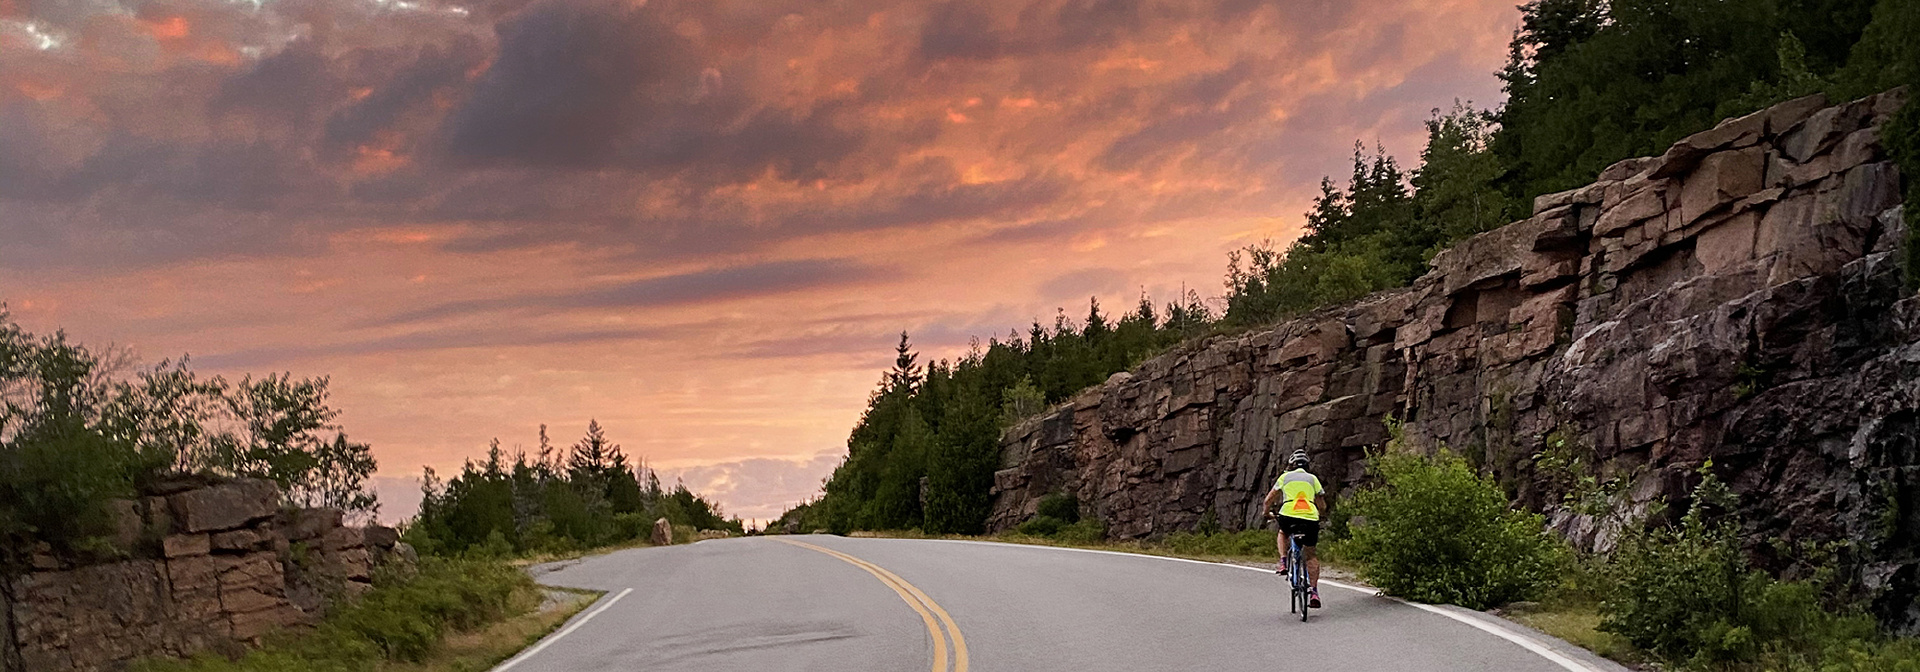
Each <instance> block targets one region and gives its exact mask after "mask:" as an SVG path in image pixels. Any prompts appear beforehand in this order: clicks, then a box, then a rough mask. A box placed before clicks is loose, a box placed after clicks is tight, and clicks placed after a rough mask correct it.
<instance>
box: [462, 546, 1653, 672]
mask: <svg viewBox="0 0 1920 672" xmlns="http://www.w3.org/2000/svg"><path fill="white" fill-rule="evenodd" d="M535 572H536V574H538V575H539V580H540V582H541V583H546V584H549V585H557V586H568V587H575V588H589V589H595V590H603V591H607V594H606V596H604V597H602V598H600V600H599V601H598V602H596V603H595V604H594V605H593V606H592V607H589V608H588V609H587V610H585V611H583V612H581V614H580V615H578V616H575V617H574V619H573V620H572V621H570V622H569V623H568V624H567V625H566V626H565V627H563V628H561V629H560V630H559V631H556V632H555V633H554V634H553V635H550V636H548V637H547V638H546V639H544V640H542V641H541V642H540V643H538V644H536V645H534V646H533V647H530V648H528V649H527V650H526V651H524V652H522V653H521V654H520V655H519V656H517V657H515V658H513V659H510V660H508V661H506V662H504V663H502V664H501V665H500V666H498V667H496V668H494V669H495V670H496V672H505V671H506V670H512V671H513V672H542V671H559V670H569V671H580V672H591V671H595V670H648V671H663V670H752V671H754V672H763V671H767V670H835V671H840V670H932V671H933V672H942V671H951V672H967V671H968V670H978V671H987V670H994V671H1002V670H1023V671H1024V670H1032V671H1043V670H1101V671H1103V672H1104V671H1127V670H1187V669H1194V670H1201V669H1204V670H1238V669H1249V670H1251V669H1278V668H1285V667H1289V666H1293V667H1299V668H1303V669H1314V670H1356V671H1366V672H1373V671H1380V670H1422V671H1425V670H1527V671H1540V672H1565V671H1567V670H1573V671H1576V672H1588V671H1594V672H1598V671H1615V670H1624V669H1625V668H1623V667H1620V666H1618V665H1615V664H1613V663H1610V662H1607V661H1604V660H1601V659H1599V658H1596V657H1594V656H1592V655H1591V654H1588V653H1586V652H1584V651H1581V650H1580V649H1578V648H1576V647H1573V646H1571V645H1568V644H1566V643H1564V642H1561V641H1559V640H1555V639H1552V638H1549V637H1545V636H1543V635H1540V634H1538V633H1536V632H1533V631H1531V630H1526V629H1524V628H1520V627H1518V626H1515V625H1512V624H1509V623H1507V622H1505V621H1502V620H1499V619H1496V618H1492V617H1488V616H1486V615H1483V614H1479V613H1477V612H1473V611H1468V610H1464V609H1458V608H1450V607H1430V606H1426V605H1410V604H1406V603H1403V602H1399V601H1397V600H1391V599H1387V598H1382V597H1376V596H1374V595H1373V594H1372V593H1371V591H1367V590H1363V589H1359V588H1352V587H1347V588H1342V587H1336V586H1334V585H1330V584H1331V582H1325V581H1323V582H1322V586H1321V597H1322V599H1323V600H1324V601H1325V602H1326V608H1324V609H1320V610H1317V611H1315V612H1314V613H1313V618H1312V619H1311V620H1310V621H1308V622H1306V623H1301V622H1300V621H1299V620H1297V619H1290V618H1288V617H1287V613H1286V611H1287V601H1286V594H1285V593H1284V592H1282V591H1284V590H1285V583H1284V582H1283V581H1282V580H1281V579H1280V578H1279V577H1277V576H1275V575H1273V574H1272V573H1271V572H1267V571H1261V570H1254V569H1249V568H1245V567H1236V566H1232V565H1218V564H1212V563H1202V562H1193V561H1182V560H1172V559H1167V558H1157V557H1150V556H1140V555H1129V554H1120V553H1104V552H1098V551H1076V550H1072V549H1058V548H1047V547H1038V546H1021V545H1012V544H997V543H987V542H969V541H936V540H906V539H861V538H842V537H833V536H796V537H749V538H743V539H721V540H714V541H706V542H701V543H698V544H693V545H690V546H671V547H664V548H642V549H633V550H627V551H620V552H616V553H611V554H608V555H602V556H595V557H591V558H586V559H584V560H579V561H570V562H566V563H557V564H555V565H546V566H542V567H538V568H536V569H535ZM1299 656H1306V657H1308V658H1309V660H1303V661H1298V662H1288V661H1293V660H1295V659H1296V658H1295V657H1299Z"/></svg>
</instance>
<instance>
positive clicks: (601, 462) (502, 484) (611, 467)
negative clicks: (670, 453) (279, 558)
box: [407, 421, 744, 555]
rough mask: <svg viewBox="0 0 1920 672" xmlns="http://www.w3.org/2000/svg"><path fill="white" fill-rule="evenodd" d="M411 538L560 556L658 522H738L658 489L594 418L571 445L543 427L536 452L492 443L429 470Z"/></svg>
mask: <svg viewBox="0 0 1920 672" xmlns="http://www.w3.org/2000/svg"><path fill="white" fill-rule="evenodd" d="M422 480H423V484H422V489H423V491H424V494H425V497H424V498H423V499H422V501H421V503H420V514H419V516H417V517H416V518H415V519H414V521H413V525H412V526H411V527H410V528H409V529H408V530H407V539H408V541H410V542H411V543H413V544H415V545H416V546H418V547H420V548H422V549H423V550H426V551H429V552H440V553H464V552H468V551H478V552H483V553H486V554H490V555H508V554H513V553H524V552H535V551H565V550H573V549H581V548H592V547H595V546H603V545H607V544H612V543H617V542H622V541H628V540H633V539H645V538H647V536H648V535H649V534H650V533H651V532H652V529H653V525H654V521H656V520H659V519H660V518H666V519H667V520H668V521H670V522H671V523H672V524H673V525H675V526H678V527H681V528H694V529H705V530H726V531H728V532H731V533H733V534H741V533H742V532H743V531H744V530H743V529H742V526H741V523H740V520H739V519H729V518H726V517H724V516H723V515H722V514H721V512H720V507H719V506H718V505H716V504H714V503H712V502H709V501H707V500H706V499H704V498H702V497H700V496H698V495H695V494H693V493H692V492H689V491H688V490H687V488H686V486H684V485H678V484H676V485H675V486H674V487H673V488H672V489H671V490H669V489H666V488H663V487H661V485H660V477H659V475H658V474H655V473H654V471H653V470H652V469H649V468H647V466H646V465H645V464H644V463H635V462H633V461H631V460H629V459H628V458H627V455H626V453H625V452H624V451H622V450H621V448H620V446H619V445H618V444H615V443H613V442H612V441H610V440H608V439H607V436H606V432H605V431H604V430H603V429H602V428H601V427H600V423H599V421H588V423H587V432H586V435H585V436H582V437H581V438H580V440H579V441H577V442H575V443H574V444H573V446H572V447H570V448H566V449H560V448H556V447H555V446H554V445H553V443H552V441H550V440H549V439H548V438H547V427H546V425H541V426H540V439H539V444H538V445H537V446H536V447H535V449H534V451H533V453H532V454H528V453H527V452H526V451H524V450H522V451H514V453H513V454H512V455H511V456H509V455H508V454H507V453H506V451H504V450H502V449H501V448H500V441H499V440H498V439H495V440H494V441H493V442H492V444H491V445H489V446H488V448H487V456H486V459H485V460H482V461H479V462H475V461H473V460H468V461H467V462H466V464H465V465H464V466H463V467H462V468H461V470H460V473H459V474H457V475H455V476H454V477H452V478H450V479H446V480H445V481H442V480H441V479H440V478H438V477H437V476H436V475H435V474H434V471H433V469H432V468H428V469H427V470H426V474H425V477H424V478H423V479H422Z"/></svg>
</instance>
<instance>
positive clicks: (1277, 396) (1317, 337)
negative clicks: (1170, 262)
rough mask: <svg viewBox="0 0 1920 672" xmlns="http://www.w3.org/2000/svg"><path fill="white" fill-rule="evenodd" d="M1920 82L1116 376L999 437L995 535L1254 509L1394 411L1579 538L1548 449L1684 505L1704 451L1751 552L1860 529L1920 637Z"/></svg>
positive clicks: (1661, 165) (1753, 125) (1362, 446)
mask: <svg viewBox="0 0 1920 672" xmlns="http://www.w3.org/2000/svg"><path fill="white" fill-rule="evenodd" d="M1903 97H1904V94H1903V93H1902V92H1898V91H1896V92H1889V93H1884V94H1880V95H1877V96H1873V97H1869V98H1865V99H1862V100H1857V101H1853V102H1849V103H1845V104H1841V105H1831V106H1830V105H1828V104H1827V102H1826V101H1825V100H1824V99H1822V98H1820V97H1818V96H1816V97H1810V98H1802V99H1798V100H1793V101H1789V102H1786V103H1782V104H1780V105H1777V106H1775V107H1773V108H1770V109H1767V110H1763V111H1761V112H1757V113H1755V114H1752V115H1748V116H1745V117H1741V118H1737V119H1729V120H1727V121H1724V122H1722V123H1721V124H1720V125H1719V126H1717V127H1715V128H1713V129H1712V130H1709V131H1705V132H1703V133H1699V134H1696V135H1693V136H1691V137H1688V138H1686V139H1684V140H1681V141H1680V142H1679V143H1677V144H1675V145H1674V146H1673V147H1672V148H1671V149H1669V150H1667V152H1666V153H1665V154H1662V155H1661V156H1657V157H1646V158H1638V159H1630V160H1627V161H1622V162H1620V163H1618V164H1615V165H1614V166H1612V167H1610V168H1608V169H1607V170H1606V171H1604V172H1603V173H1601V175H1600V181H1598V182H1596V183H1594V184H1592V185H1589V186H1586V187H1582V188H1580V189H1575V190H1572V191H1567V192H1562V193H1557V194H1549V195H1545V196H1541V197H1540V198H1538V199H1536V200H1535V202H1534V215H1533V217H1531V218H1528V219H1526V220H1522V221H1519V222H1515V223H1513V224H1509V225H1507V226H1505V227H1503V228H1500V229H1497V230H1494V231H1490V232H1487V233H1484V234H1481V235H1479V236H1476V237H1474V238H1472V239H1469V240H1466V241H1464V242H1462V243H1460V244H1459V245H1456V246H1455V247H1453V248H1452V249H1449V250H1446V251H1444V252H1442V253H1441V254H1440V255H1438V256H1437V257H1435V258H1434V260H1433V264H1432V265H1433V270H1432V271H1431V272H1429V273H1427V274H1426V275H1425V276H1423V277H1421V278H1420V279H1419V280H1418V281H1416V282H1415V283H1414V284H1413V286H1412V287H1408V288H1406V289H1401V290H1394V291H1389V292H1384V293H1380V294H1376V295H1374V296H1371V297H1368V298H1366V299H1364V300H1362V301H1359V302H1357V303H1354V304H1350V305H1344V306H1338V307H1333V308H1329V309H1325V310H1321V311H1319V312H1316V313H1313V314H1310V315H1306V316H1303V317H1299V318H1296V319H1292V320H1288V321H1286V322H1282V323H1280V324H1277V325H1273V326H1272V327H1269V328H1265V329H1261V330H1257V331H1253V332H1249V333H1245V334H1241V335H1237V336H1231V337H1216V338H1212V339H1208V340H1205V341H1203V342H1199V343H1193V344H1189V345H1187V346H1183V347H1182V348H1180V349H1178V350H1176V351H1173V352H1170V353H1168V354H1165V355H1163V356H1161V357H1158V358H1155V359H1153V360H1151V361H1148V362H1146V363H1145V364H1142V365H1141V366H1140V367H1139V368H1138V369H1136V370H1134V371H1131V372H1128V373H1122V374H1117V375H1115V376H1114V377H1113V378H1112V379H1111V380H1108V381H1107V382H1106V383H1105V384H1103V385H1100V386H1097V387H1094V388H1092V389H1088V390H1086V391H1084V392H1082V393H1081V394H1079V395H1078V396H1076V397H1074V398H1073V399H1072V400H1070V401H1069V402H1067V403H1064V404H1062V405H1060V406H1058V407H1056V408H1054V409H1052V410H1050V411H1049V412H1048V413H1046V414H1044V415H1042V416H1041V417H1038V418H1034V419H1031V420H1029V421H1027V422H1024V423H1022V424H1020V425H1018V426H1016V427H1013V428H1011V429H1010V430H1009V431H1008V432H1007V433H1006V434H1005V436H1004V437H1003V445H1002V452H1003V455H1002V460H1003V462H1002V465H1001V466H1002V469H1001V470H1000V471H999V472H998V473H997V474H996V475H995V479H994V488H993V512H992V515H991V519H990V522H989V527H990V528H992V529H996V530H998V529H1005V528H1008V527H1011V526H1013V525H1015V524H1018V523H1019V522H1020V521H1022V520H1024V519H1026V518H1027V517H1028V516H1030V515H1032V514H1033V512H1034V507H1035V505H1036V504H1037V502H1038V499H1039V498H1040V496H1042V495H1044V494H1046V493H1049V492H1071V493H1073V494H1075V495H1076V496H1078V497H1079V499H1080V501H1081V502H1083V503H1084V504H1083V508H1084V509H1085V510H1086V511H1087V513H1089V514H1091V515H1097V516H1098V517H1099V518H1100V519H1101V520H1103V521H1105V522H1106V524H1107V526H1108V530H1109V532H1110V533H1111V534H1113V535H1116V536H1118V537H1122V538H1137V537H1149V536H1157V535H1162V534H1166V533H1169V532H1173V531H1178V530H1188V529H1192V528H1193V527H1194V526H1195V525H1196V524H1197V523H1198V522H1199V521H1200V520H1201V519H1202V517H1203V516H1205V515H1206V514H1207V513H1208V512H1209V511H1211V512H1213V513H1214V515H1216V516H1217V517H1218V519H1219V520H1220V522H1221V524H1223V525H1224V526H1226V527H1228V528H1238V527H1245V526H1249V525H1252V524H1253V523H1254V522H1255V521H1256V517H1257V515H1258V512H1257V511H1256V508H1257V507H1258V506H1259V501H1260V498H1261V495H1262V494H1264V488H1265V487H1266V486H1267V485H1268V484H1270V483H1271V482H1272V480H1273V478H1274V477H1275V475H1276V473H1277V470H1278V466H1279V462H1280V461H1281V459H1282V458H1283V457H1284V456H1285V455H1286V454H1287V453H1289V452H1291V451H1293V450H1295V449H1299V448H1304V449H1305V450H1306V451H1307V452H1308V454H1309V455H1311V456H1312V459H1313V465H1314V466H1313V468H1314V470H1315V471H1316V472H1318V473H1319V474H1320V475H1321V478H1322V479H1323V480H1324V481H1326V483H1327V484H1328V487H1329V488H1330V489H1332V490H1334V491H1335V492H1336V493H1345V492H1351V490H1352V489H1353V488H1354V487H1356V486H1357V485H1358V484H1359V483H1360V482H1361V480H1362V479H1363V478H1364V477H1365V475H1366V465H1365V460H1364V457H1365V451H1366V449H1367V448H1368V447H1370V446H1377V445H1379V444H1380V443H1382V442H1383V441H1384V440H1385V439H1386V428H1385V423H1384V422H1383V420H1384V419H1385V418H1387V417H1389V416H1392V417H1397V418H1401V419H1403V420H1404V422H1405V427H1406V432H1407V435H1408V437H1409V439H1410V440H1411V441H1412V442H1413V443H1414V444H1415V445H1418V446H1423V447H1427V448H1428V449H1431V448H1433V447H1435V446H1439V445H1443V444H1444V445H1446V446H1450V447H1451V448H1452V449H1454V450H1456V451H1460V452H1462V453H1464V454H1466V455H1467V456H1468V457H1469V458H1471V459H1473V460H1474V461H1475V462H1476V463H1478V464H1480V465H1482V466H1483V468H1485V469H1486V470H1487V471H1489V472H1490V473H1492V474H1494V475H1496V476H1498V477H1499V478H1500V479H1501V481H1502V482H1503V483H1505V484H1507V486H1508V488H1509V490H1510V492H1511V493H1512V494H1513V496H1514V497H1515V498H1516V499H1517V500H1519V501H1521V502H1523V503H1525V504H1526V505H1528V506H1531V507H1533V508H1536V509H1539V510H1543V511H1546V512H1548V513H1549V515H1550V519H1551V520H1552V521H1553V524H1554V526H1555V527H1556V529H1558V530H1559V531H1561V532H1562V533H1564V534H1565V535H1566V536H1567V537H1568V538H1570V539H1572V540H1573V541H1574V542H1576V543H1577V544H1581V545H1583V546H1586V547H1589V548H1601V549H1604V548H1607V547H1609V546H1610V545H1611V544H1612V543H1613V541H1614V539H1615V538H1616V537H1617V532H1618V530H1617V529H1614V528H1615V527H1617V525H1610V524H1608V523H1606V522H1605V521H1603V520H1596V519H1594V518H1591V517H1587V516H1581V515H1575V514H1574V513H1572V512H1570V511H1567V510H1565V509H1564V508H1562V507H1561V505H1560V503H1561V497H1562V495H1563V494H1564V490H1563V488H1562V487H1560V486H1559V485H1557V484H1556V479H1555V478H1554V477H1553V475H1552V474H1549V473H1546V471H1545V470H1543V469H1541V468H1539V467H1538V465H1537V464H1536V461H1535V459H1534V455H1536V454H1538V453H1540V452H1542V450H1543V448H1544V447H1545V446H1546V445H1547V443H1548V441H1549V438H1550V437H1551V438H1552V439H1553V440H1555V441H1556V442H1559V441H1561V440H1565V443H1566V444H1567V445H1569V446H1571V448H1568V449H1565V450H1570V451H1573V453H1574V454H1577V455H1580V456H1581V457H1583V458H1584V459H1585V461H1586V463H1587V464H1590V465H1596V468H1597V471H1598V475H1599V476H1601V477H1603V478H1618V479H1621V482H1622V483H1623V484H1624V486H1625V487H1623V488H1621V489H1620V491H1619V493H1618V494H1617V495H1616V496H1615V497H1614V506H1615V507H1617V508H1618V509H1620V510H1625V511H1646V510H1648V508H1649V506H1650V504H1651V503H1653V502H1655V501H1665V502H1666V504H1667V507H1668V508H1667V511H1669V512H1671V511H1675V510H1683V509H1684V506H1685V505H1686V499H1687V497H1688V493H1689V492H1690V490H1691V488H1692V486H1693V485H1694V484H1695V483H1697V482H1698V476H1697V475H1696V470H1697V469H1698V468H1699V467H1700V466H1701V465H1702V464H1703V463H1704V462H1706V461H1707V460H1709V459H1711V460H1712V461H1713V464H1714V465H1715V470H1716V473H1718V474H1720V475H1721V476H1722V477H1723V478H1725V479H1726V480H1728V481H1729V482H1730V483H1731V484H1732V486H1733V487H1734V489H1735V491H1736V492H1737V493H1738V494H1739V495H1740V501H1741V506H1742V507H1743V509H1744V519H1745V520H1746V522H1747V532H1748V533H1749V535H1750V539H1751V540H1752V541H1753V542H1754V543H1753V544H1752V548H1753V549H1754V553H1755V556H1756V558H1757V559H1758V560H1759V561H1760V562H1761V563H1762V564H1763V565H1765V566H1767V567H1768V568H1769V569H1773V570H1776V571H1782V572H1788V573H1792V572H1795V571H1800V570H1804V569H1805V568H1804V567H1796V566H1795V562H1796V557H1797V556H1796V555H1794V554H1780V553H1778V552H1776V551H1774V550H1772V548H1773V546H1772V545H1771V544H1763V543H1760V542H1762V541H1770V540H1775V539H1778V540H1783V541H1786V542H1788V543H1789V545H1793V544H1798V543H1799V542H1833V541H1844V542H1848V543H1849V544H1850V546H1849V547H1848V548H1847V550H1844V551H1842V552H1841V553H1840V558H1841V562H1842V564H1843V566H1844V567H1845V570H1846V571H1847V572H1849V573H1850V574H1851V575H1852V577H1853V578H1854V579H1855V580H1856V581H1857V582H1858V585H1860V586H1862V587H1863V588H1864V589H1865V590H1867V591H1870V593H1871V594H1872V595H1874V596H1876V606H1877V608H1878V610H1879V611H1880V612H1881V615H1882V617H1883V618H1884V619H1886V620H1887V622H1889V623H1890V624H1893V625H1895V626H1897V627H1899V628H1901V629H1904V630H1905V631H1907V632H1916V631H1920V607H1916V606H1915V604H1914V603H1915V597H1916V596H1920V298H1915V296H1914V295H1913V294H1912V293H1911V292H1908V291H1907V290H1905V288H1904V284H1903V280H1902V274H1901V270H1900V265H1899V261H1898V257H1899V251H1898V250H1899V247H1900V246H1901V244H1902V242H1903V240H1904V239H1905V237H1906V234H1905V232H1904V230H1903V225H1902V223H1901V222H1902V218H1901V215H1900V208H1901V203H1900V193H1901V189H1900V188H1901V177H1900V175H1899V171H1898V170H1897V169H1896V168H1895V166H1894V164H1893V163H1891V162H1890V161H1888V159H1887V156H1886V153H1885V151H1884V149H1883V148H1882V146H1881V143H1880V137H1879V128H1880V126H1881V125H1882V124H1883V123H1884V122H1885V121H1886V120H1887V118H1888V117H1889V116H1890V115H1891V114H1892V113H1893V112H1894V111H1895V110H1896V109H1898V107H1899V105H1900V103H1901V101H1902V99H1903Z"/></svg>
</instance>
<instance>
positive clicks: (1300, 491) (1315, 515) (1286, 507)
mask: <svg viewBox="0 0 1920 672" xmlns="http://www.w3.org/2000/svg"><path fill="white" fill-rule="evenodd" d="M1273 489H1274V490H1276V491H1278V492H1279V493H1280V515H1283V516H1291V517H1294V518H1300V519H1303V520H1319V519H1320V507H1318V506H1314V504H1313V498H1314V497H1316V496H1318V495H1319V494H1320V493H1322V492H1326V489H1325V488H1322V487H1320V479H1319V477H1317V476H1314V475H1313V474H1309V473H1307V470H1305V469H1295V470H1293V471H1289V472H1286V473H1284V474H1281V475H1280V478H1279V479H1278V480H1275V481H1274V482H1273Z"/></svg>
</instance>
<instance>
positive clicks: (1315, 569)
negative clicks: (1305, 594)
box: [1300, 546, 1320, 588]
mask: <svg viewBox="0 0 1920 672" xmlns="http://www.w3.org/2000/svg"><path fill="white" fill-rule="evenodd" d="M1300 552H1301V553H1303V554H1305V556H1306V559H1307V585H1309V586H1312V587H1314V588H1319V587H1320V553H1319V550H1318V547H1315V546H1301V547H1300Z"/></svg>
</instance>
